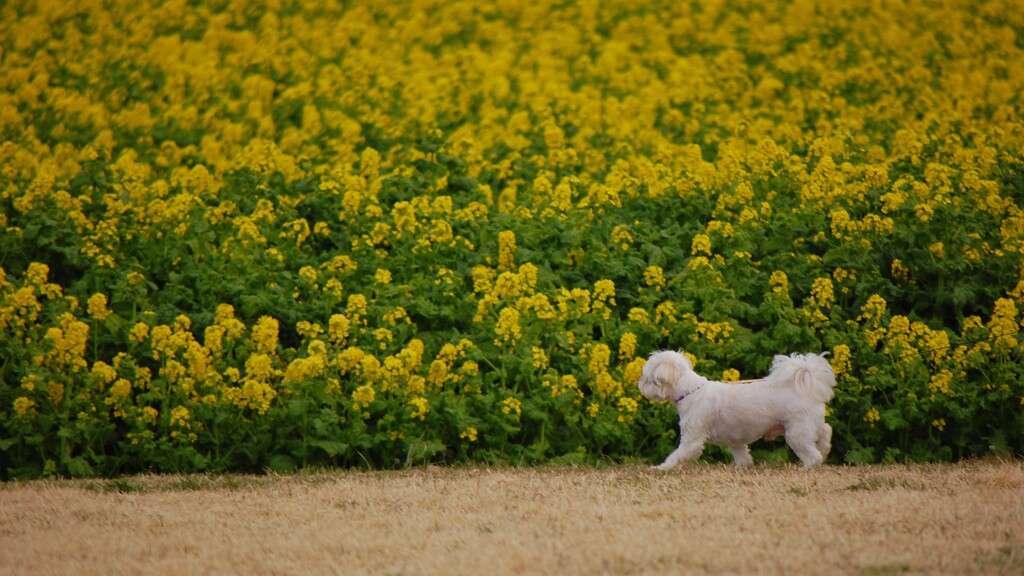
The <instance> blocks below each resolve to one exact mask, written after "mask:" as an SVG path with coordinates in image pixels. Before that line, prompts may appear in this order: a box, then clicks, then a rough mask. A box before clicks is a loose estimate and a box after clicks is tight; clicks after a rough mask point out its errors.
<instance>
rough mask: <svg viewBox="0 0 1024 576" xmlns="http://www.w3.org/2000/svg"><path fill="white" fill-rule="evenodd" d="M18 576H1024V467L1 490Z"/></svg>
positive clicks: (589, 473) (417, 474)
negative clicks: (711, 575) (725, 575)
mask: <svg viewBox="0 0 1024 576" xmlns="http://www.w3.org/2000/svg"><path fill="white" fill-rule="evenodd" d="M0 550H2V551H3V553H2V554H0V574H76V575H79V574H105V575H112V574H149V573H152V574H231V573H246V574H555V573H557V574H655V573H666V574H701V573H714V574H723V573H737V574H754V573H757V574H783V573H784V574H870V575H880V574H904V573H908V574H940V573H941V574H1022V573H1024V463H1022V462H1020V461H984V462H970V463H962V464H955V465H914V466H865V467H845V466H826V467H823V468H820V469H818V470H813V471H809V472H808V471H804V470H801V469H799V468H796V467H790V466H760V467H756V468H755V469H753V470H747V471H737V470H734V469H732V468H731V467H727V466H722V465H688V466H683V467H679V468H677V469H676V470H674V471H671V472H668V473H661V472H657V471H653V470H650V469H649V468H647V467H643V466H616V467H607V468H537V469H518V468H511V469H510V468H503V469H490V468H472V469H450V468H426V469H414V470H407V471H400V472H357V471H329V472H322V473H315V474H298V475H293V476H283V477H279V476H262V477H254V476H143V477H129V478H121V479H112V480H78V481H38V482H25V483H8V484H0Z"/></svg>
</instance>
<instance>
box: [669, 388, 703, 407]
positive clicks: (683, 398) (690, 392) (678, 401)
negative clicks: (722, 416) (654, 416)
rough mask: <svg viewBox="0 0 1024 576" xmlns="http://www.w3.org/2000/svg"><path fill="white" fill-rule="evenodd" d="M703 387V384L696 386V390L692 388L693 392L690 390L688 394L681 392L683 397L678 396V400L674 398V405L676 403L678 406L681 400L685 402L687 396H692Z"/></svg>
mask: <svg viewBox="0 0 1024 576" xmlns="http://www.w3.org/2000/svg"><path fill="white" fill-rule="evenodd" d="M703 387H704V385H703V384H701V385H700V386H697V387H696V388H694V389H693V390H690V391H689V392H683V395H682V396H680V397H679V398H676V401H675V403H676V404H679V403H680V402H682V401H683V400H686V398H687V397H688V396H690V395H691V394H693V393H694V392H696V391H698V390H700V389H701V388H703Z"/></svg>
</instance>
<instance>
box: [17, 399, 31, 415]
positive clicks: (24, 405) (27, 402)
mask: <svg viewBox="0 0 1024 576" xmlns="http://www.w3.org/2000/svg"><path fill="white" fill-rule="evenodd" d="M35 405H36V403H35V402H34V401H33V400H32V399H31V398H29V397H27V396H19V397H18V398H15V400H14V413H15V414H17V415H18V416H24V415H26V414H28V413H29V411H30V410H31V411H32V412H35V410H32V409H33V407H35Z"/></svg>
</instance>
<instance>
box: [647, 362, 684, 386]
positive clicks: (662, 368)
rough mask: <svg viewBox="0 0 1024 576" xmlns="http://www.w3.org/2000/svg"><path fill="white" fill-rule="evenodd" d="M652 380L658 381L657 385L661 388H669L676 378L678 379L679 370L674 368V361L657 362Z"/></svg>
mask: <svg viewBox="0 0 1024 576" xmlns="http://www.w3.org/2000/svg"><path fill="white" fill-rule="evenodd" d="M653 376H654V381H655V382H657V383H658V386H661V387H662V388H671V386H672V385H673V384H675V382H676V380H678V379H679V370H677V369H676V365H675V363H674V362H665V361H662V362H659V363H658V366H657V367H656V368H655V369H654V375H653Z"/></svg>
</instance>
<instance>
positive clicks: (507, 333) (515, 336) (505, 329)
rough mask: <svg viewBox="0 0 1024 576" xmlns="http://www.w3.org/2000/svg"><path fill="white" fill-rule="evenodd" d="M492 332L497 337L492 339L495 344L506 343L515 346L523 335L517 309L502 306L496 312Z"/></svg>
mask: <svg viewBox="0 0 1024 576" xmlns="http://www.w3.org/2000/svg"><path fill="white" fill-rule="evenodd" d="M494 333H495V334H497V335H498V337H499V338H497V339H495V340H494V345H495V346H504V345H505V344H506V343H507V344H509V345H511V346H515V345H516V342H518V341H519V339H520V338H522V337H523V333H522V328H521V327H520V326H519V311H518V310H516V309H515V308H511V307H509V308H502V310H501V312H500V313H499V314H498V322H497V324H495V326H494Z"/></svg>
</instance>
